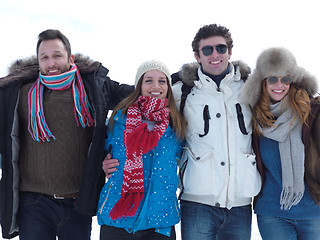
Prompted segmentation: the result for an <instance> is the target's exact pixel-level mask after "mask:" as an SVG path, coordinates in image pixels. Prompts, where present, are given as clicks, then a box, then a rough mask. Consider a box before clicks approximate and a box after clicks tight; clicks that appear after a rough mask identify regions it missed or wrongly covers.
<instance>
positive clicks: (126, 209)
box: [109, 192, 143, 220]
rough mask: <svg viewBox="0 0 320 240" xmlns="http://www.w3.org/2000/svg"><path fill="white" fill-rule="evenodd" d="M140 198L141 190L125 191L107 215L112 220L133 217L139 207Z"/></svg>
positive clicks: (141, 196)
mask: <svg viewBox="0 0 320 240" xmlns="http://www.w3.org/2000/svg"><path fill="white" fill-rule="evenodd" d="M142 198H143V192H138V193H127V194H125V195H124V196H121V198H120V199H119V201H118V202H117V203H116V204H115V205H114V207H113V208H112V209H111V211H110V213H109V217H110V218H111V219H112V220H115V219H118V218H123V217H133V216H134V215H135V213H136V212H137V210H138V208H139V205H140V202H141V200H142Z"/></svg>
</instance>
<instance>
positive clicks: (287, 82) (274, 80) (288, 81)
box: [267, 77, 292, 85]
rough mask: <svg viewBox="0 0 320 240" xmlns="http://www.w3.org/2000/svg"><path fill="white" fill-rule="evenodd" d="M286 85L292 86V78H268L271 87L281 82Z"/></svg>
mask: <svg viewBox="0 0 320 240" xmlns="http://www.w3.org/2000/svg"><path fill="white" fill-rule="evenodd" d="M279 78H280V82H281V83H282V84H284V85H290V84H291V83H292V79H291V78H290V77H268V78H267V83H268V84H269V85H274V84H276V83H277V82H278V81H279Z"/></svg>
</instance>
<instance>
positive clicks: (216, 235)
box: [180, 200, 252, 240]
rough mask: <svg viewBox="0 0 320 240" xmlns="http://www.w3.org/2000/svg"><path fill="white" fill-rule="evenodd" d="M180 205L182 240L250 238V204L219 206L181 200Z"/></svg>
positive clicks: (235, 239) (242, 239) (248, 239)
mask: <svg viewBox="0 0 320 240" xmlns="http://www.w3.org/2000/svg"><path fill="white" fill-rule="evenodd" d="M180 207H181V238H182V240H213V239H220V240H226V239H228V240H250V238H251V221H252V212H251V205H250V204H249V205H247V206H243V207H234V208H231V209H230V210H228V209H227V208H219V207H214V206H209V205H205V204H201V203H195V202H189V201H183V200H181V202H180Z"/></svg>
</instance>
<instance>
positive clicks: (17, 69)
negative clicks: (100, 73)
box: [0, 53, 100, 87]
mask: <svg viewBox="0 0 320 240" xmlns="http://www.w3.org/2000/svg"><path fill="white" fill-rule="evenodd" d="M74 60H75V64H76V65H77V67H78V68H79V71H80V72H81V73H82V74H85V73H90V72H93V71H95V70H96V69H97V68H98V67H99V66H100V63H99V62H95V61H93V60H92V59H90V58H89V57H87V56H84V55H82V54H80V53H77V54H74ZM38 75H39V64H38V59H37V56H35V55H33V56H31V57H27V58H24V59H18V60H16V61H14V62H13V63H12V64H11V65H10V66H9V75H8V76H6V77H4V78H0V87H1V86H6V85H7V84H10V83H12V82H20V81H24V80H27V79H28V80H29V81H30V80H36V79H37V78H38Z"/></svg>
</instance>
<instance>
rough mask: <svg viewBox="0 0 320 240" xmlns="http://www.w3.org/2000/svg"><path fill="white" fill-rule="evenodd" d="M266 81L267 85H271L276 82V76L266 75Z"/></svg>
mask: <svg viewBox="0 0 320 240" xmlns="http://www.w3.org/2000/svg"><path fill="white" fill-rule="evenodd" d="M267 81H268V84H269V85H273V84H276V83H277V82H278V78H277V77H268V79H267Z"/></svg>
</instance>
